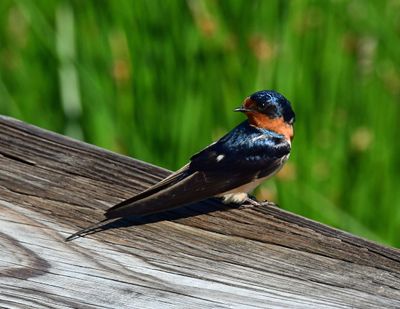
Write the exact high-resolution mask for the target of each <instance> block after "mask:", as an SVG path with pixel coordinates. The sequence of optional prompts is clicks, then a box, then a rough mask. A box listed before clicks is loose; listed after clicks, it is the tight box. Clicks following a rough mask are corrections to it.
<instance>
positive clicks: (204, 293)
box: [0, 117, 400, 308]
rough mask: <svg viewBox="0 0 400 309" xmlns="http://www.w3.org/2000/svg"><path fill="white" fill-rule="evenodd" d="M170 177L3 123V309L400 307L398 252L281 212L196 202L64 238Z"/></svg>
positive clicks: (65, 140)
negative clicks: (69, 239) (11, 308)
mask: <svg viewBox="0 0 400 309" xmlns="http://www.w3.org/2000/svg"><path fill="white" fill-rule="evenodd" d="M168 174H169V172H168V171H166V170H164V169H161V168H158V167H155V166H152V165H149V164H146V163H144V162H140V161H137V160H134V159H131V158H128V157H124V156H120V155H117V154H114V153H111V152H109V151H105V150H103V149H99V148H97V147H94V146H91V145H88V144H84V143H81V142H78V141H74V140H71V139H69V138H66V137H63V136H60V135H57V134H54V133H50V132H47V131H44V130H41V129H38V128H36V127H33V126H30V125H27V124H24V123H22V122H19V121H16V120H13V119H9V118H5V117H2V118H0V213H1V216H0V247H1V251H0V307H7V308H9V307H22V308H25V307H35V308H71V307H73V308H183V307H184V308H293V307H296V308H316V307H317V308H399V307H400V252H399V251H398V250H396V249H393V248H388V247H385V246H381V245H378V244H375V243H373V242H370V241H367V240H364V239H361V238H358V237H355V236H353V235H351V234H348V233H345V232H342V231H339V230H336V229H332V228H330V227H327V226H324V225H322V224H319V223H317V222H314V221H311V220H308V219H306V218H303V217H300V216H297V215H294V214H291V213H289V212H286V211H284V210H281V209H278V208H274V207H266V208H249V209H231V208H226V207H225V208H220V207H221V206H220V205H217V204H213V203H211V204H210V203H208V202H207V203H200V204H196V205H192V206H189V207H184V208H181V209H179V210H175V211H173V212H169V213H165V214H159V215H157V216H151V217H149V218H147V219H146V220H145V221H137V222H133V223H134V224H133V225H131V222H127V223H126V225H125V223H124V224H121V225H120V226H119V227H118V228H117V229H109V230H107V231H104V232H101V233H97V234H94V235H90V236H88V237H85V238H79V239H77V240H75V241H73V242H69V243H65V242H64V238H65V237H66V236H68V235H70V234H72V233H73V232H75V231H77V230H78V229H79V228H82V227H85V226H87V225H90V224H92V223H94V222H96V221H98V220H101V219H102V213H103V211H104V210H105V209H107V208H109V207H111V206H112V205H114V204H116V203H117V202H119V201H121V200H123V199H125V198H128V197H130V196H132V195H134V194H136V193H137V192H139V191H142V190H143V189H145V188H147V187H148V186H150V185H151V184H154V183H156V182H157V181H158V180H160V179H161V178H164V177H165V176H167V175H168ZM143 223H146V224H143Z"/></svg>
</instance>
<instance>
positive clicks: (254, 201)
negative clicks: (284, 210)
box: [239, 196, 279, 209]
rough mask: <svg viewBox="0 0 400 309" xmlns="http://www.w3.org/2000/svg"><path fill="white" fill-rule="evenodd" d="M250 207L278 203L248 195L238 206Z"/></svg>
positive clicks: (270, 205) (268, 205)
mask: <svg viewBox="0 0 400 309" xmlns="http://www.w3.org/2000/svg"><path fill="white" fill-rule="evenodd" d="M252 207H279V205H278V204H275V203H274V202H270V201H268V200H265V201H263V202H259V201H257V199H256V198H255V197H253V196H249V197H248V198H247V199H246V200H245V201H244V203H243V204H242V205H241V206H240V207H239V208H241V209H244V208H252Z"/></svg>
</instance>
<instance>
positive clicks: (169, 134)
mask: <svg viewBox="0 0 400 309" xmlns="http://www.w3.org/2000/svg"><path fill="white" fill-rule="evenodd" d="M399 12H400V1H378V0H375V1H363V0H352V1H343V0H342V1H341V0H336V1H311V0H302V1H301V0H293V1H283V0H282V1H276V0H275V1H273V0H268V1H267V0H265V1H262V0H260V1H249V0H232V1H227V0H225V1H222V0H219V1H217V0H209V1H198V0H187V1H174V0H148V1H145V0H142V1H138V0H135V1H133V0H132V1H125V0H114V1H111V0H109V1H104V0H102V1H101V0H97V1H88V0H85V1H78V0H77V1H55V0H54V1H50V0H49V1H44V0H37V1H31V0H26V1H11V0H2V1H1V2H0V113H2V114H6V115H11V116H14V117H16V118H19V119H22V120H24V121H27V122H30V123H33V124H35V125H38V126H41V127H44V128H46V129H49V130H53V131H56V132H60V133H62V134H67V135H70V136H72V137H75V138H80V139H83V140H85V141H88V142H90V143H93V144H96V145H99V146H101V147H105V148H108V149H111V150H114V151H117V152H120V153H123V154H127V155H130V156H133V157H136V158H139V159H142V160H144V161H148V162H151V163H153V164H157V165H160V166H163V167H166V168H169V169H177V168H178V167H180V166H181V165H183V164H184V163H185V162H186V161H187V159H188V158H189V157H190V156H191V154H193V153H194V152H196V151H198V150H200V149H201V148H202V147H204V146H206V145H207V144H208V143H210V142H211V141H213V140H215V139H216V138H218V137H220V136H221V135H222V134H224V132H227V131H228V130H230V129H231V128H232V127H233V126H235V125H236V124H237V123H239V122H240V121H242V120H243V119H244V117H243V115H240V114H237V113H233V112H232V110H233V109H234V108H235V107H237V106H239V105H240V104H241V102H242V100H243V99H244V97H246V96H247V95H249V94H251V93H252V92H254V91H256V90H260V89H276V90H278V91H280V92H282V93H283V94H284V95H285V96H286V97H287V98H288V99H289V100H290V101H291V102H292V104H293V106H294V109H295V111H296V114H297V123H296V137H295V139H294V143H293V151H292V156H291V158H290V162H289V163H288V165H287V167H286V168H285V169H284V170H283V171H282V173H280V174H279V175H278V177H276V178H275V179H274V180H272V181H269V182H267V183H266V184H264V185H263V186H262V188H261V189H260V190H259V191H258V196H259V197H260V198H269V199H272V200H274V201H276V202H278V203H279V204H280V205H281V207H283V208H285V209H288V210H290V211H293V212H296V213H298V214H302V215H304V216H307V217H309V218H313V219H316V220H318V221H322V222H324V223H327V224H330V225H332V226H335V227H339V228H341V229H344V230H347V231H350V232H352V233H355V234H358V235H361V236H363V237H367V238H369V239H373V240H376V241H379V242H384V243H387V244H391V245H394V246H400V233H399V228H400V207H399V206H400V188H399V175H400V157H399V154H400V152H399V150H400V143H399V140H400V138H399V117H400V105H399V104H400V100H399V98H400V40H399V38H400V13H399Z"/></svg>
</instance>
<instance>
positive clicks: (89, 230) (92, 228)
mask: <svg viewBox="0 0 400 309" xmlns="http://www.w3.org/2000/svg"><path fill="white" fill-rule="evenodd" d="M119 219H120V218H111V219H104V220H102V221H99V222H97V223H95V224H93V225H90V226H88V227H86V228H84V229H82V230H80V231H78V232H76V233H74V234H72V235H71V236H68V237H67V238H65V241H71V240H74V239H76V238H78V237H83V236H86V235H88V234H93V233H96V232H99V231H100V230H102V227H104V226H106V225H108V224H110V223H113V222H115V221H118V220H119Z"/></svg>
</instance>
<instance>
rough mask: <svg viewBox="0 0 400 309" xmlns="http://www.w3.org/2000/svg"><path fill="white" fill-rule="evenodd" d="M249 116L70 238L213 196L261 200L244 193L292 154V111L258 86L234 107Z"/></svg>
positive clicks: (278, 97)
mask: <svg viewBox="0 0 400 309" xmlns="http://www.w3.org/2000/svg"><path fill="white" fill-rule="evenodd" d="M235 111H236V112H242V113H244V114H245V115H246V116H247V120H245V121H243V122H242V123H240V124H239V125H238V126H236V127H235V128H234V129H232V130H231V131H230V132H229V133H227V134H226V135H225V136H223V137H222V138H220V139H219V140H218V141H216V142H214V143H212V144H211V145H209V146H207V147H206V148H204V149H203V150H201V151H200V152H198V153H196V154H195V155H193V156H192V157H191V158H190V162H189V163H188V164H186V165H185V166H183V167H182V168H181V169H179V170H178V171H176V172H175V173H173V174H171V175H170V176H168V177H167V178H165V179H163V180H161V181H160V182H158V183H157V184H155V185H153V186H151V187H150V188H148V189H147V190H145V191H143V192H141V193H139V194H137V195H135V196H133V197H131V198H129V199H127V200H124V201H122V202H120V203H119V204H117V205H115V206H113V207H111V208H109V209H108V210H107V211H106V212H105V214H104V216H105V219H104V220H103V221H100V222H99V223H97V224H94V225H92V226H89V227H88V228H85V229H82V230H80V231H78V232H77V233H75V234H73V235H71V236H69V237H68V238H66V240H67V241H68V240H72V239H74V238H76V237H80V236H82V235H83V234H87V233H89V232H91V231H93V230H94V229H97V228H100V227H102V226H104V225H105V224H108V223H111V222H113V221H116V220H117V219H121V218H124V217H130V216H144V215H150V214H154V213H159V212H164V211H167V210H171V209H174V208H178V207H181V206H184V205H187V204H191V203H195V202H199V201H202V200H205V199H208V198H211V197H217V198H221V199H222V201H223V202H224V203H227V204H229V203H234V204H243V203H245V202H249V203H250V204H252V205H259V204H260V203H259V202H257V201H255V200H254V199H252V198H251V197H250V196H249V195H248V193H249V192H251V191H252V190H254V189H255V188H256V187H257V186H258V185H259V184H260V183H261V182H263V181H264V180H266V179H268V178H269V177H271V176H273V175H274V174H275V173H276V172H278V171H279V170H280V169H281V168H282V166H283V165H284V163H285V162H286V161H287V159H288V158H289V155H290V150H291V143H292V140H293V136H294V130H293V124H294V121H295V114H294V112H293V110H292V107H291V103H290V102H289V101H288V100H287V99H286V98H285V97H284V96H283V95H281V94H280V93H278V92H276V91H273V90H262V91H258V92H255V93H253V94H252V95H251V96H249V97H247V98H246V99H245V100H244V102H243V104H242V105H241V106H240V107H238V108H236V109H235Z"/></svg>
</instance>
